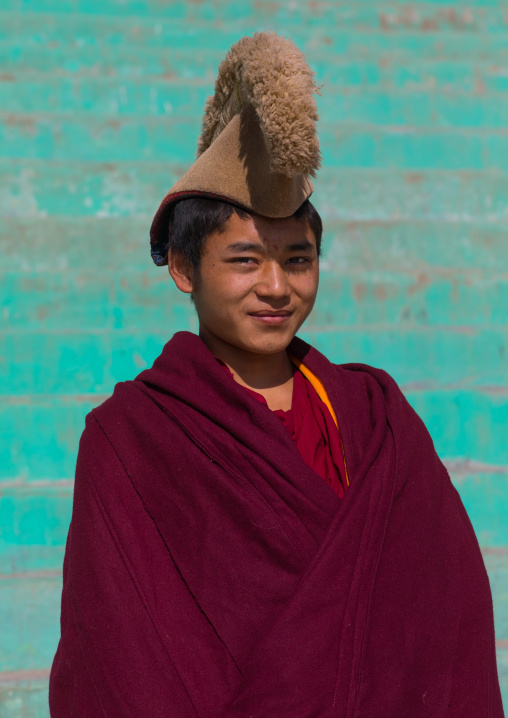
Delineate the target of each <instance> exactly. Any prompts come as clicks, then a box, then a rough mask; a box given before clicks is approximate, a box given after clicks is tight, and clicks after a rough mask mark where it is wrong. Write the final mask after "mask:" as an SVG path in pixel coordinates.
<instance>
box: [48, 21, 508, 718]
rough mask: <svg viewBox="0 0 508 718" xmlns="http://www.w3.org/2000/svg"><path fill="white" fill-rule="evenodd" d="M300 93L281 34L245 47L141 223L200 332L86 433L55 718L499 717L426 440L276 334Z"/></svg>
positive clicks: (306, 139) (305, 281)
mask: <svg viewBox="0 0 508 718" xmlns="http://www.w3.org/2000/svg"><path fill="white" fill-rule="evenodd" d="M260 68H261V70H263V72H261V73H260ZM263 73H264V74H263ZM263 77H265V80H263V79H262V78H263ZM266 78H268V79H266ZM228 83H229V84H228ZM274 85H275V87H274ZM302 86H303V90H302ZM228 88H229V89H228ZM246 88H247V89H246ZM313 89H314V86H313V84H312V75H311V73H310V70H309V69H308V67H307V65H306V64H305V62H304V60H303V58H302V56H301V55H300V54H299V53H298V51H297V50H296V48H294V46H293V45H292V44H291V43H289V42H288V41H286V40H283V39H282V38H277V37H276V36H273V35H270V34H268V33H262V34H258V35H255V36H254V38H244V39H243V40H242V41H240V43H238V44H237V45H236V46H234V47H233V48H232V50H231V51H230V54H229V55H228V57H227V58H226V61H225V63H224V64H223V66H221V69H220V72H219V79H218V81H217V86H216V95H215V97H214V98H212V100H211V101H210V102H209V104H208V106H207V113H206V115H205V122H204V130H205V131H204V135H203V136H202V140H201V142H200V152H201V154H200V156H199V158H198V160H197V161H196V162H195V164H194V165H193V166H192V167H191V169H190V170H189V171H188V173H187V174H186V175H185V176H184V177H183V178H182V179H181V180H180V181H179V182H178V183H177V185H175V187H173V188H172V190H170V192H169V194H168V195H167V196H166V198H165V199H164V201H163V203H162V205H161V208H160V209H159V211H158V213H157V214H156V217H155V220H154V223H153V225H152V233H151V240H152V256H153V258H154V260H155V262H156V263H157V264H159V265H166V264H167V266H168V269H169V273H170V275H171V277H172V279H173V281H174V282H175V283H176V285H177V287H178V288H179V289H180V290H181V291H182V292H185V293H187V294H189V295H191V297H192V300H193V302H194V305H195V308H196V311H197V315H198V318H199V336H197V335H194V334H191V333H189V332H178V333H177V334H175V335H174V337H173V338H172V339H170V340H169V341H168V343H167V344H166V345H165V347H164V349H163V351H162V354H161V355H160V356H159V357H158V358H157V360H156V361H155V363H154V365H153V367H152V368H151V369H149V370H146V371H144V372H142V373H141V374H140V375H139V376H138V377H136V378H135V379H134V380H133V381H127V382H122V383H120V384H118V385H117V386H116V388H115V391H114V394H113V396H112V397H111V398H110V399H108V401H106V402H105V403H104V404H103V405H102V406H100V407H98V408H97V409H95V410H94V411H92V412H91V413H90V414H89V415H88V417H87V423H86V429H85V431H84V433H83V436H82V439H81V442H80V448H79V456H78V463H77V469H76V485H75V496H74V508H73V515H72V522H71V527H70V531H69V538H68V544H67V550H66V556H65V563H64V588H63V595H62V637H61V641H60V644H59V647H58V651H57V654H56V656H55V661H54V665H53V670H52V675H51V684H50V707H51V715H52V716H53V718H64V717H65V718H68V717H70V716H79V717H80V718H88V717H90V718H91V717H93V718H95V717H96V716H108V717H112V718H120V717H123V716H136V717H140V716H147V717H148V716H150V717H153V716H161V717H162V716H164V717H165V718H167V717H168V716H171V717H180V716H181V717H182V718H187V717H190V716H200V717H207V718H212V717H219V716H225V717H227V718H234V717H235V718H240V717H241V718H247V717H250V716H255V717H258V716H259V717H261V716H263V717H266V718H268V717H270V718H277V717H280V718H309V717H310V716H329V717H332V716H334V717H335V716H336V717H340V718H343V717H344V718H346V717H348V718H349V717H350V718H353V717H356V718H360V717H362V718H367V717H369V718H371V717H372V718H375V717H376V718H377V717H379V718H420V717H422V718H423V717H424V716H428V717H429V718H445V716H446V717H447V718H480V717H481V718H500V717H501V716H502V715H503V709H502V705H501V698H500V692H499V685H498V679H497V671H496V662H495V652H494V627H493V617H492V600H491V595H490V589H489V583H488V579H487V575H486V572H485V568H484V565H483V561H482V556H481V553H480V550H479V547H478V543H477V541H476V538H475V535H474V532H473V530H472V527H471V524H470V522H469V519H468V517H467V515H466V513H465V511H464V508H463V506H462V504H461V502H460V499H459V497H458V494H457V492H456V491H455V489H454V488H453V486H452V484H451V482H450V479H449V477H448V474H447V472H446V470H445V468H444V466H443V465H442V463H441V462H440V460H439V458H438V457H437V455H436V452H435V450H434V447H433V444H432V440H431V438H430V436H429V434H428V432H427V431H426V429H425V427H424V425H423V423H422V422H421V420H420V419H419V418H418V416H417V415H416V414H415V412H414V411H413V410H412V409H411V407H410V406H409V404H408V403H407V401H406V400H405V398H404V396H403V395H402V393H401V392H400V390H399V388H398V387H397V385H396V384H395V382H394V381H393V379H391V377H390V376H389V375H387V374H386V373H385V372H383V371H382V370H379V369H374V368H372V367H370V366H367V365H362V364H342V365H335V364H332V363H330V361H329V360H328V359H327V358H326V357H324V356H323V355H322V354H320V353H319V352H318V351H317V350H316V349H313V348H312V347H310V346H309V345H308V344H306V343H305V342H303V341H301V340H300V339H298V338H297V337H296V336H295V335H296V333H297V331H298V329H299V328H300V327H301V325H302V324H303V322H304V321H305V319H306V318H307V317H308V315H309V313H310V311H311V310H312V307H313V305H314V301H315V298H316V293H317V290H318V280H319V254H320V247H321V232H322V227H321V220H320V218H319V215H318V214H317V212H316V210H315V209H314V207H313V206H312V205H311V203H310V202H309V199H308V197H309V195H310V192H311V191H312V185H311V184H310V179H309V174H311V172H312V171H314V169H316V168H317V165H318V163H319V151H318V148H317V144H316V141H315V133H314V134H313V133H312V132H310V134H309V127H310V129H311V130H312V124H313V122H314V120H315V112H314V110H312V107H313V105H312V103H311V102H310V100H309V93H311V92H312V90H313ZM270 93H271V94H270ZM267 98H268V99H267ZM270 98H271V99H270ZM270 102H271V103H272V104H271V105H270V104H269V103H270ZM214 103H215V104H214ZM267 103H268V105H267ZM295 107H299V108H300V109H301V111H302V112H303V115H304V116H303V118H302V117H301V116H300V115H299V114H298V113H296V115H295V110H294V108H295ZM302 108H303V109H302ZM309 108H310V109H309ZM275 110H278V114H277V112H276V111H275ZM292 116H294V117H293V120H294V121H291V122H289V120H288V118H290V117H292ZM274 118H275V119H274ZM281 118H282V120H281ZM309 120H310V123H309ZM281 122H282V124H281ZM284 122H286V125H284ZM281 127H283V128H284V132H283V134H282V135H281V134H280V133H281ZM302 138H303V139H302ZM302 143H303V145H302ZM281 153H282V154H281Z"/></svg>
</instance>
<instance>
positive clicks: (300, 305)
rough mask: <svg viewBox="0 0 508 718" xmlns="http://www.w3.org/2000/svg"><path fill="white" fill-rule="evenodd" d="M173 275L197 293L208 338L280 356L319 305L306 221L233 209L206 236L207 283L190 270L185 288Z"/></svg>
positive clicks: (316, 267) (314, 251)
mask: <svg viewBox="0 0 508 718" xmlns="http://www.w3.org/2000/svg"><path fill="white" fill-rule="evenodd" d="M170 271H171V268H170ZM171 274H172V276H173V278H174V279H175V282H176V283H177V285H178V286H179V288H180V289H182V291H187V292H192V295H193V299H194V303H195V306H196V310H197V313H198V317H199V324H200V336H201V337H202V338H203V339H204V340H205V342H208V343H213V344H216V343H217V342H218V343H221V344H227V345H229V346H230V347H236V348H237V349H240V350H243V351H247V352H253V353H256V354H272V353H276V352H280V351H282V350H284V349H285V348H286V347H287V345H288V344H289V342H290V341H291V339H292V338H293V337H294V336H295V334H296V332H297V331H298V329H299V328H300V327H301V325H302V324H303V322H304V321H305V319H306V318H307V317H308V316H309V314H310V312H311V310H312V307H313V306H314V301H315V299H316V293H317V289H318V281H319V264H318V254H317V249H316V240H315V237H314V233H313V232H312V230H311V229H310V228H309V226H308V225H307V223H306V222H305V221H304V220H298V219H295V218H294V217H288V218H286V219H268V218H266V217H259V216H252V217H249V218H248V219H241V218H240V217H239V216H238V215H237V214H236V213H233V214H232V215H231V217H230V218H229V219H228V220H227V222H226V223H225V224H224V226H223V227H222V229H221V230H220V232H215V233H214V234H212V235H210V237H208V238H207V239H206V241H205V245H204V248H203V254H202V258H201V267H200V273H199V282H195V281H194V282H193V281H192V273H191V272H188V275H189V280H188V283H187V285H186V286H184V285H185V282H182V280H180V282H179V281H177V278H176V277H175V274H174V272H173V271H171Z"/></svg>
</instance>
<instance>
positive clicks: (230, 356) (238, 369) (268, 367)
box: [200, 335, 294, 394]
mask: <svg viewBox="0 0 508 718" xmlns="http://www.w3.org/2000/svg"><path fill="white" fill-rule="evenodd" d="M200 336H201V338H202V339H203V341H204V342H205V344H206V345H207V346H208V348H209V349H210V351H211V352H212V354H213V355H214V356H216V357H217V358H218V359H221V360H222V361H223V362H224V363H225V364H227V366H228V367H229V369H230V370H231V372H232V374H233V376H234V378H235V380H236V381H237V382H238V383H239V384H242V385H243V386H246V387H248V388H249V389H253V390H254V391H258V392H260V393H262V394H263V393H264V390H270V389H276V388H279V387H287V386H288V385H291V386H292V380H293V371H294V367H293V365H292V364H291V361H290V359H289V357H288V355H287V352H286V350H285V349H284V350H282V351H280V352H276V353H274V354H258V353H254V352H248V351H244V350H242V349H239V348H238V347H234V346H232V345H230V344H226V343H224V342H220V341H219V342H217V341H214V340H213V339H212V338H210V337H208V336H204V335H200Z"/></svg>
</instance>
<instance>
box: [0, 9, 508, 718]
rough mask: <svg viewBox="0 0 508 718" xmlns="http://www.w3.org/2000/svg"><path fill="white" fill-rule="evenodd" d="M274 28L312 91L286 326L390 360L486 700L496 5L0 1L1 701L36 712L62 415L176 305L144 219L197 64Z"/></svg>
mask: <svg viewBox="0 0 508 718" xmlns="http://www.w3.org/2000/svg"><path fill="white" fill-rule="evenodd" d="M257 29H274V30H276V31H278V32H281V33H283V34H285V35H287V36H289V37H290V38H292V39H293V40H294V41H295V42H297V44H298V45H299V46H300V47H301V48H302V49H303V50H304V51H305V52H306V53H307V56H308V59H309V61H310V63H311V65H312V67H313V68H314V69H315V70H316V72H317V73H318V74H317V79H318V81H319V83H321V84H322V85H323V88H322V98H320V100H319V109H320V114H321V122H320V137H321V144H322V149H323V154H324V158H325V161H324V167H323V170H322V172H321V173H320V175H319V179H318V181H317V182H316V192H315V196H314V199H315V204H316V205H317V207H318V209H319V210H320V211H321V213H322V215H323V217H324V220H325V225H326V237H325V246H326V254H325V259H324V261H323V279H322V287H321V295H320V300H319V302H318V306H317V308H316V310H315V312H314V314H313V316H312V318H311V319H310V320H309V322H308V324H307V325H306V326H307V328H306V331H305V332H304V333H303V336H304V338H305V339H307V340H309V341H310V342H311V343H313V344H315V345H316V346H317V347H318V348H319V349H321V350H323V351H324V352H325V353H326V354H328V356H330V358H332V359H334V360H335V361H338V362H342V361H364V362H367V363H369V364H373V365H375V366H381V367H383V368H384V369H386V370H388V371H389V372H391V373H392V374H393V375H394V377H395V378H396V379H397V381H398V382H399V383H400V384H401V386H402V388H403V389H404V390H405V392H406V393H407V396H408V397H409V399H410V401H411V402H412V403H413V405H414V406H415V407H416V409H417V410H418V411H419V412H420V414H421V415H422V417H423V419H424V420H425V422H426V423H427V426H428V427H429V429H430V431H431V433H432V435H433V437H434V440H435V443H436V445H437V448H438V451H439V453H440V455H441V457H442V458H443V460H444V461H445V462H446V463H447V464H448V466H449V469H450V472H451V474H452V478H453V480H454V482H455V484H456V485H457V487H458V489H459V491H460V493H461V495H462V497H463V500H464V502H465V504H466V507H467V509H468V511H469V513H470V516H471V519H472V521H473V523H474V526H475V529H476V531H477V534H478V537H479V540H480V544H481V546H482V550H483V553H484V557H485V561H486V564H487V567H488V571H489V574H490V577H491V582H492V588H493V592H494V602H495V612H496V628H497V647H498V656H499V668H500V672H501V678H502V683H503V690H504V694H505V697H508V491H507V481H508V441H507V429H508V321H507V320H508V236H507V230H506V226H505V225H506V222H507V220H508V169H507V167H508V132H507V127H508V3H506V2H505V1H503V0H484V1H483V2H482V1H481V0H476V1H475V0H466V1H458V0H457V1H456V2H453V0H449V1H448V2H440V1H439V0H434V1H429V2H410V3H409V2H405V3H399V2H397V1H396V0H394V1H392V2H384V1H382V0H378V1H377V2H376V1H375V0H354V1H353V0H349V2H323V1H321V0H315V1H313V2H291V1H288V0H284V1H283V2H278V1H277V0H270V1H268V0H242V2H238V0H234V1H233V0H215V1H207V0H192V1H191V0H189V1H188V2H170V1H168V0H166V1H165V2H162V0H2V3H1V4H0V216H1V223H0V286H1V289H0V322H1V340H0V341H1V352H0V436H1V443H0V482H1V483H0V527H1V528H0V531H1V533H0V715H2V716H5V718H14V717H19V716H37V717H39V716H47V708H46V700H47V676H48V672H49V667H50V664H51V660H52V657H53V654H54V651H55V648H56V642H57V638H58V617H59V594H60V587H61V579H60V574H61V563H62V558H63V552H64V542H65V537H66V532H67V526H68V521H69V514H70V508H71V499H72V479H73V473H74V464H75V458H76V449H77V443H78V439H79V436H80V434H81V431H82V429H83V426H84V416H85V414H86V413H87V412H88V411H89V410H90V409H91V408H92V407H93V406H95V405H97V404H98V403H100V402H101V401H102V400H103V399H104V398H106V397H107V396H108V395H109V394H110V393H111V391H112V389H113V386H114V384H115V382H117V381H120V380H122V379H128V378H132V377H133V376H134V375H135V374H136V373H138V372H139V371H140V370H141V369H142V368H144V367H146V366H148V365H150V364H151V362H152V360H153V359H154V358H155V356H156V355H157V354H158V353H159V351H160V349H161V347H162V345H163V344H164V342H165V341H166V340H167V339H168V338H169V337H170V336H171V335H172V334H173V332H175V331H176V330H178V329H191V330H195V329H196V321H195V318H194V315H193V311H192V308H191V306H190V305H189V304H188V302H187V301H186V299H185V298H183V297H182V296H181V295H179V294H178V293H177V291H176V290H175V289H174V288H173V287H172V286H171V284H170V282H169V280H168V275H167V273H166V272H165V271H164V270H163V269H159V270H158V269H157V268H155V266H154V265H153V264H152V262H151V260H150V257H149V253H148V240H147V235H148V228H149V224H150V221H151V218H152V216H153V213H154V211H155V209H156V208H157V206H158V203H159V200H160V199H161V198H162V196H163V195H164V193H165V192H166V190H167V189H168V188H169V187H170V186H171V184H172V183H173V182H174V181H175V180H176V179H177V178H178V177H179V176H180V175H181V174H182V173H183V172H184V170H185V169H186V167H187V166H188V165H189V163H190V162H191V161H192V158H193V156H194V151H195V145H196V140H197V136H198V133H199V128H200V117H201V112H202V107H203V103H204V101H205V98H206V97H207V95H208V94H210V93H211V91H212V87H213V80H214V77H215V73H216V69H217V65H218V63H219V61H220V60H221V59H222V57H223V55H224V54H225V52H226V50H227V49H228V48H229V46H230V45H231V44H232V43H233V42H235V41H236V40H237V39H238V38H239V37H240V36H241V35H242V34H245V33H250V32H252V31H254V30H257Z"/></svg>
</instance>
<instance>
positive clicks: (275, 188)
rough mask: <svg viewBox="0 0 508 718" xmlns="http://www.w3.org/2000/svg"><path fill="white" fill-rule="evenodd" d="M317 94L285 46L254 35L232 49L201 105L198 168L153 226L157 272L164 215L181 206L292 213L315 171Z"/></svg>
mask: <svg viewBox="0 0 508 718" xmlns="http://www.w3.org/2000/svg"><path fill="white" fill-rule="evenodd" d="M317 92H318V89H317V86H316V84H315V82H314V73H313V72H312V70H311V69H310V67H309V66H308V64H307V62H306V60H305V56H304V55H303V53H302V52H301V51H300V50H299V49H298V48H297V47H296V45H295V44H294V43H293V42H291V41H290V40H288V39H286V38H284V37H280V36H278V35H276V34H274V33H271V32H258V33H255V34H254V36H253V37H243V38H242V39H241V40H240V41H239V42H237V43H236V44H235V45H233V47H232V48H231V49H230V50H229V52H228V54H227V56H226V58H225V59H224V61H223V62H222V63H221V65H220V67H219V74H218V77H217V80H216V83H215V94H214V95H213V96H211V97H210V98H209V99H208V100H207V102H206V106H205V112H204V117H203V125H202V133H201V136H200V138H199V142H198V151H197V155H198V157H197V160H196V161H195V162H194V164H193V165H192V166H191V167H190V169H189V170H188V171H187V172H186V173H185V175H184V176H183V177H182V178H181V179H180V180H179V181H178V182H177V183H176V184H175V185H174V186H173V187H172V188H171V190H170V191H169V192H168V194H167V195H166V197H165V198H164V200H163V201H162V204H161V206H160V207H159V210H158V212H157V214H156V215H155V218H154V220H153V223H152V228H151V231H150V237H151V253H152V257H153V260H154V262H155V263H156V264H158V265H163V264H167V252H168V244H169V209H170V207H171V206H172V205H173V204H174V203H175V202H177V201H179V200H180V199H185V198H187V197H195V196H203V197H212V198H215V199H219V200H223V201H227V202H231V203H232V204H236V205H238V206H241V207H243V208H244V209H247V210H248V211H251V212H252V213H254V214H260V215H264V216H266V217H274V218H275V217H277V218H280V217H289V216H291V215H292V214H293V213H294V212H296V210H297V209H298V207H300V205H301V204H302V203H303V202H304V201H305V200H306V199H308V197H310V195H311V194H312V191H313V187H312V183H311V181H310V177H311V176H312V177H314V176H315V173H316V170H317V169H319V166H320V160H321V156H320V152H319V143H318V139H317V134H316V121H317V119H318V116H317V109H316V102H315V99H314V94H315V93H317Z"/></svg>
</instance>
